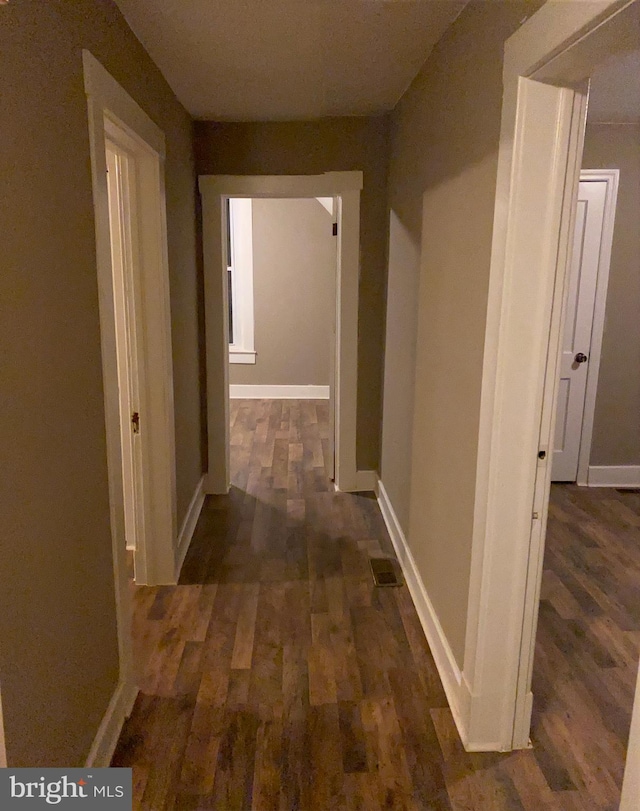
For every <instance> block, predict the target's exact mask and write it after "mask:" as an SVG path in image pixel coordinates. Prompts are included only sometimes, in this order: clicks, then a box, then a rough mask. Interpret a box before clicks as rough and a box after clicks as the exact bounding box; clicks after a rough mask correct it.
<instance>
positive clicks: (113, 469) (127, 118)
mask: <svg viewBox="0 0 640 811" xmlns="http://www.w3.org/2000/svg"><path fill="white" fill-rule="evenodd" d="M82 57H83V65H84V83H85V92H86V95H87V107H88V124H89V141H90V150H91V172H92V184H93V204H94V213H95V230H96V264H97V274H98V304H99V313H100V340H101V349H102V372H103V380H104V403H105V427H106V438H107V467H108V480H109V506H110V518H111V538H112V552H113V566H114V578H115V600H116V618H117V624H118V645H119V661H120V677H119V684H118V688H117V690H116V694H115V697H114V701H115V700H116V698H117V700H118V702H119V704H118V711H125V712H126V707H127V706H128V705H129V704H130V703H131V702H132V701H133V699H134V698H135V694H136V692H137V690H136V688H135V682H134V675H133V661H132V652H131V605H130V597H129V582H128V581H129V576H128V567H127V559H126V550H125V532H124V503H123V484H122V444H121V437H120V401H119V395H118V371H117V347H116V332H115V330H116V328H115V315H114V303H113V277H112V273H113V268H112V257H111V238H110V232H109V202H108V190H107V164H106V149H105V141H106V139H109V140H110V141H112V142H114V143H116V144H117V145H118V146H119V147H121V148H122V149H125V150H126V151H127V153H128V154H129V155H130V156H131V157H132V161H133V165H134V167H135V168H134V172H135V180H136V194H135V197H136V200H137V205H136V209H137V210H136V219H137V229H136V230H137V235H138V239H139V243H140V248H141V250H140V261H139V266H138V268H137V270H136V272H137V273H139V275H140V280H141V288H142V291H141V298H140V310H141V313H140V323H139V324H138V325H137V326H138V328H139V333H140V344H139V348H140V355H139V358H138V361H139V376H140V386H141V392H140V397H141V430H145V431H146V432H147V436H148V441H147V442H146V443H145V445H144V447H145V453H144V454H143V462H142V466H143V478H144V493H143V503H142V504H141V505H138V506H139V507H140V509H141V510H143V512H144V519H145V521H144V523H145V533H144V535H143V536H142V538H139V539H138V541H139V543H138V549H136V558H137V560H136V575H137V579H138V582H141V583H145V584H152V585H156V584H162V583H167V584H169V583H175V582H176V557H175V544H176V538H177V533H176V523H177V522H176V488H175V426H174V412H173V364H172V354H171V316H170V298H169V264H168V254H167V232H166V210H165V192H164V160H165V139H164V134H163V133H162V131H161V130H160V129H159V128H158V127H157V126H156V125H155V124H154V123H153V121H151V119H150V118H149V117H148V116H147V115H146V113H145V112H144V111H143V110H142V109H141V108H140V107H139V106H138V104H136V102H135V101H134V100H133V99H132V98H131V97H130V96H129V95H128V94H127V93H126V91H125V90H123V88H122V87H120V85H119V84H118V83H117V82H116V81H115V79H113V77H112V76H111V75H110V74H109V73H108V72H107V71H106V70H105V69H104V68H103V67H102V65H101V64H100V63H99V62H98V61H97V60H96V59H95V57H93V55H92V54H91V53H89V51H83V52H82ZM111 723H113V721H111ZM102 740H103V737H101V734H100V733H99V735H98V736H97V738H96V742H95V743H94V748H92V751H91V753H90V755H89V761H88V762H89V763H98V762H102V761H104V760H105V759H107V757H108V753H106V752H102V751H99V747H100V746H101V745H103V744H102V743H101V741H102ZM114 743H115V741H114ZM96 746H97V747H98V750H96V749H95V747H96ZM107 762H108V760H107ZM105 765H106V764H105Z"/></svg>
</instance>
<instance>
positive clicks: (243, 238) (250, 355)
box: [223, 196, 256, 364]
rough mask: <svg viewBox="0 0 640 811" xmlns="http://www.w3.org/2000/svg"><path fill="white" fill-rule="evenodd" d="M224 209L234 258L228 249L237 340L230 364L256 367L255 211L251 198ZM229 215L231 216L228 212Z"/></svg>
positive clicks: (233, 200) (231, 349)
mask: <svg viewBox="0 0 640 811" xmlns="http://www.w3.org/2000/svg"><path fill="white" fill-rule="evenodd" d="M227 199H228V201H229V206H228V208H227V206H226V205H225V206H224V208H223V211H224V217H225V220H227V217H228V222H225V226H226V227H227V229H228V231H227V233H228V234H229V246H230V248H231V255H230V256H229V255H228V254H229V250H228V249H227V251H226V252H227V257H226V262H227V271H228V272H229V271H231V285H230V293H231V307H230V310H231V312H232V313H233V327H232V330H233V341H230V342H229V363H244V364H254V363H255V362H256V351H255V321H254V306H253V208H252V200H251V198H247V197H231V196H229V197H228V198H227ZM227 212H228V213H227Z"/></svg>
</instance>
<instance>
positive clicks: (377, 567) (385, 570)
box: [369, 558, 402, 586]
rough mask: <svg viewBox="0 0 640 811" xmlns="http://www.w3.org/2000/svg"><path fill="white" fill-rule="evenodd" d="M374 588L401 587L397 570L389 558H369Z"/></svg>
mask: <svg viewBox="0 0 640 811" xmlns="http://www.w3.org/2000/svg"><path fill="white" fill-rule="evenodd" d="M369 565H370V566H371V571H372V573H373V582H374V583H375V584H376V586H401V585H402V581H401V580H400V577H399V576H398V568H397V566H396V564H395V561H393V560H392V559H391V558H369Z"/></svg>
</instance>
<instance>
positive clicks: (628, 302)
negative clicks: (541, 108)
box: [582, 124, 640, 465]
mask: <svg viewBox="0 0 640 811" xmlns="http://www.w3.org/2000/svg"><path fill="white" fill-rule="evenodd" d="M582 165H583V167H584V168H585V169H619V170H620V185H619V188H618V204H617V207H616V222H615V229H614V234H613V246H612V251H611V265H610V270H609V287H608V290H607V309H606V318H605V327H604V336H603V341H602V360H601V363H600V374H599V377H598V393H597V397H596V411H595V417H594V424H593V444H592V446H591V460H590V462H591V464H592V465H640V124H588V126H587V131H586V136H585V145H584V157H583V161H582Z"/></svg>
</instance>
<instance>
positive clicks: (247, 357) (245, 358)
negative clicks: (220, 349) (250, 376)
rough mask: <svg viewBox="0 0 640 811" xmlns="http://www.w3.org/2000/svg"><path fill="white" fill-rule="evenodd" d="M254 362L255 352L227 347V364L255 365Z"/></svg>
mask: <svg viewBox="0 0 640 811" xmlns="http://www.w3.org/2000/svg"><path fill="white" fill-rule="evenodd" d="M255 362H256V353H255V352H245V351H244V350H242V349H235V347H234V348H232V347H229V363H245V364H250V363H255Z"/></svg>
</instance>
